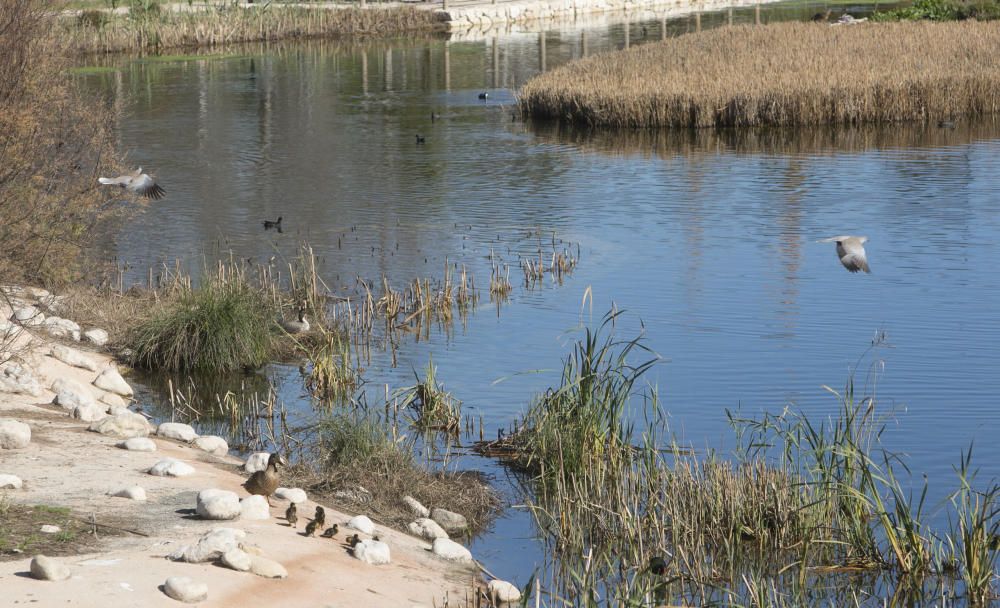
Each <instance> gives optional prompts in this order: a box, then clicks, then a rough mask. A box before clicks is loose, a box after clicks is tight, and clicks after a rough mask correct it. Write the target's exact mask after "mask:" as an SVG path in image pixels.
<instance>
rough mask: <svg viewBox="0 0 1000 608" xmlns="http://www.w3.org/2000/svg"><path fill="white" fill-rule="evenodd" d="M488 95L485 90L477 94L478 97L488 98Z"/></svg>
mask: <svg viewBox="0 0 1000 608" xmlns="http://www.w3.org/2000/svg"><path fill="white" fill-rule="evenodd" d="M489 97H490V94H489V93H487V92H486V91H483V92H482V93H480V94H479V99H489Z"/></svg>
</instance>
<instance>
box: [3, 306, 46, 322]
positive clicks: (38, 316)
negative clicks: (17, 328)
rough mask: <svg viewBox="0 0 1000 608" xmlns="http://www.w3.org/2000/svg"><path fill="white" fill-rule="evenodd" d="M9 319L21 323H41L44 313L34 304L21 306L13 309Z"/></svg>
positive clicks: (43, 319)
mask: <svg viewBox="0 0 1000 608" xmlns="http://www.w3.org/2000/svg"><path fill="white" fill-rule="evenodd" d="M10 319H11V321H17V322H18V323H20V324H21V325H29V326H30V325H41V324H42V322H43V321H45V315H44V314H42V311H40V310H38V309H37V308H35V307H34V306H21V307H18V308H15V309H14V314H13V315H12V316H11V318H10Z"/></svg>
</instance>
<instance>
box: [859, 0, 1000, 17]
mask: <svg viewBox="0 0 1000 608" xmlns="http://www.w3.org/2000/svg"><path fill="white" fill-rule="evenodd" d="M871 18H872V20H873V21H918V20H921V19H926V20H928V21H964V20H966V19H976V20H979V21H991V20H994V19H997V18H1000V2H997V1H996V0H971V1H970V0H916V2H914V3H913V4H911V5H910V6H905V7H902V8H896V9H892V10H889V11H879V12H876V13H874V14H873V15H872V17H871Z"/></svg>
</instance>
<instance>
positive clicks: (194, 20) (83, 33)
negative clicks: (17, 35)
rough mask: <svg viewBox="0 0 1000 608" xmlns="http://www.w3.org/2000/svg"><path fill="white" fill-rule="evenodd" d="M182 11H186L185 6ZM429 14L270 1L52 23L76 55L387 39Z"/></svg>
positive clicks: (429, 26)
mask: <svg viewBox="0 0 1000 608" xmlns="http://www.w3.org/2000/svg"><path fill="white" fill-rule="evenodd" d="M185 8H186V7H185ZM439 25H440V22H439V21H438V18H437V16H436V14H435V13H434V12H433V11H429V10H422V9H419V8H414V7H373V8H366V9H362V8H359V7H353V6H344V7H336V8H305V7H282V6H277V5H274V4H270V3H262V4H251V5H247V6H238V5H235V4H234V5H229V4H226V5H221V4H220V5H213V6H208V7H205V8H203V9H191V10H169V9H167V8H161V9H160V10H157V11H143V12H136V13H134V14H131V15H108V16H107V19H92V18H85V19H79V18H76V17H67V18H63V19H61V20H60V21H59V23H58V29H59V31H60V34H61V35H62V36H63V37H65V39H66V40H67V43H68V46H69V47H70V48H71V49H72V50H73V51H75V52H78V53H116V52H123V51H137V52H159V51H161V50H163V49H169V48H178V47H212V46H219V45H225V44H234V43H239V42H251V41H260V40H266V41H270V40H281V39H289V38H319V37H332V36H348V35H350V36H387V35H398V34H401V33H405V32H414V31H432V30H433V29H434V28H436V27H438V26H439Z"/></svg>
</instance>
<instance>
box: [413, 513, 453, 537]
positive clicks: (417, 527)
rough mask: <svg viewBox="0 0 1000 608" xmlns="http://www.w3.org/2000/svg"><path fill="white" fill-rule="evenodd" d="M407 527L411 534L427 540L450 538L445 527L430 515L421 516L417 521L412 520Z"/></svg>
mask: <svg viewBox="0 0 1000 608" xmlns="http://www.w3.org/2000/svg"><path fill="white" fill-rule="evenodd" d="M407 529H408V530H409V531H410V534H412V535H414V536H419V537H421V538H424V539H427V540H434V539H436V538H448V533H447V532H445V531H444V528H442V527H441V526H439V525H438V523H437V522H436V521H434V520H433V519H431V518H429V517H421V518H420V519H418V520H417V521H412V522H410V524H409V525H408V526H407Z"/></svg>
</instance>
